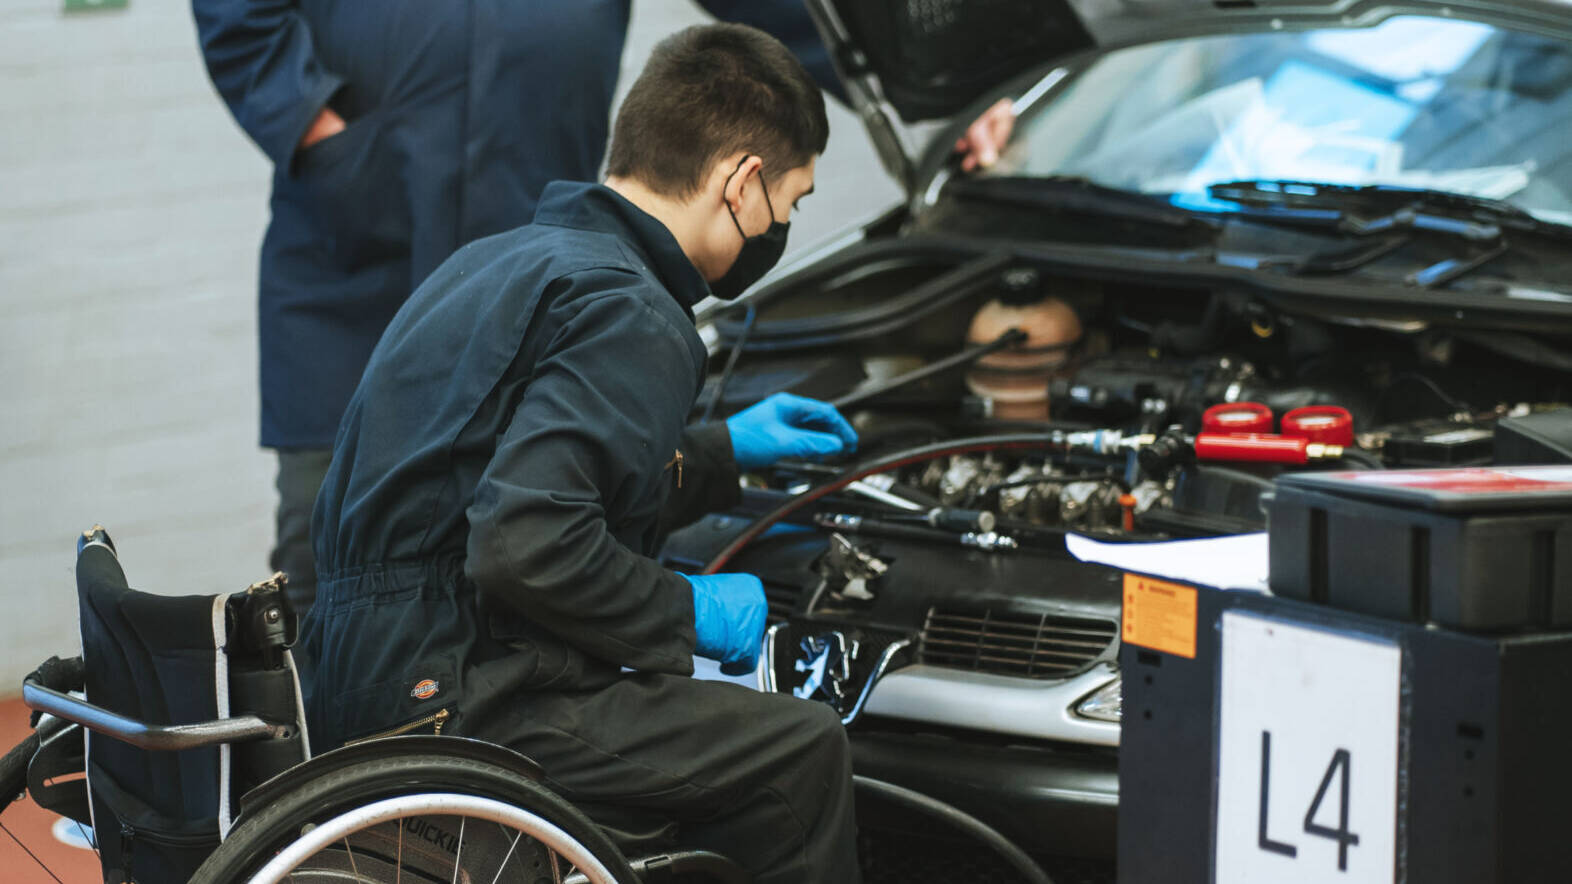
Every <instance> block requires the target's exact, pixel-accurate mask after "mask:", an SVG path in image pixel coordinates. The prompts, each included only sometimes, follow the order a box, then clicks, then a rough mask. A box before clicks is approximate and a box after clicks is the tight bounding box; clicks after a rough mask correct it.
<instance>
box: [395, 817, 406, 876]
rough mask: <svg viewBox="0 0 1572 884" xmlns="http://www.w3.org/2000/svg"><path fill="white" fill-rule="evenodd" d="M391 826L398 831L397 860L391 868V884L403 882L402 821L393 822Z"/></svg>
mask: <svg viewBox="0 0 1572 884" xmlns="http://www.w3.org/2000/svg"><path fill="white" fill-rule="evenodd" d="M393 825H394V826H395V827H396V828H397V829H398V858H397V859H396V860H395V865H394V867H393V884H399V882H401V881H403V880H404V821H403V820H394V821H393Z"/></svg>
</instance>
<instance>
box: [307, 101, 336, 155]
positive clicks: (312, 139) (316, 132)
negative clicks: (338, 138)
mask: <svg viewBox="0 0 1572 884" xmlns="http://www.w3.org/2000/svg"><path fill="white" fill-rule="evenodd" d="M342 131H344V118H343V117H341V116H339V115H338V113H337V112H336V111H334V110H333V109H332V108H330V107H324V108H323V109H322V110H321V111H320V112H318V113H317V118H316V119H314V120H312V121H311V125H310V126H307V127H306V134H304V135H302V136H300V143H299V144H297V145H295V150H305V149H306V148H308V147H310V146H311V145H313V144H316V143H317V142H318V141H322V140H323V139H326V138H331V137H333V136H334V135H337V134H338V133H340V132H342Z"/></svg>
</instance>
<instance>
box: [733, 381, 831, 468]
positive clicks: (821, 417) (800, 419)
mask: <svg viewBox="0 0 1572 884" xmlns="http://www.w3.org/2000/svg"><path fill="white" fill-rule="evenodd" d="M726 428H727V429H728V430H730V431H731V450H732V456H733V457H734V458H735V459H736V461H737V467H738V469H743V470H751V469H757V468H758V467H766V466H769V465H770V464H773V463H775V462H776V461H778V460H780V459H781V458H783V457H803V458H810V459H814V458H820V457H828V456H830V455H834V454H844V453H847V452H851V451H856V450H857V431H856V430H854V429H852V426H851V424H849V423H847V421H846V418H844V417H842V416H841V413H840V412H839V411H837V410H836V409H835V406H833V405H831V404H829V403H828V402H820V401H819V400H817V399H808V398H805V397H803V396H793V395H792V394H790V393H776V394H775V395H773V396H770V397H769V398H767V399H765V400H763V401H762V402H759V403H757V404H755V405H751V406H749V407H748V408H746V409H744V410H742V411H740V412H738V413H736V414H734V415H732V416H731V417H729V418H727V419H726Z"/></svg>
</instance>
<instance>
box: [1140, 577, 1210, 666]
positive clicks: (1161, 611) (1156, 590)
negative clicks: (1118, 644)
mask: <svg viewBox="0 0 1572 884" xmlns="http://www.w3.org/2000/svg"><path fill="white" fill-rule="evenodd" d="M1123 635H1124V640H1125V641H1126V642H1127V643H1129V644H1132V645H1140V646H1141V647H1143V648H1151V649H1152V650H1154V651H1162V652H1164V653H1167V654H1174V655H1177V656H1180V657H1187V658H1189V659H1191V660H1194V659H1195V590H1194V589H1193V588H1191V587H1188V586H1183V585H1181V584H1178V583H1169V582H1167V581H1165V580H1153V579H1152V578H1150V577H1142V576H1140V575H1138V574H1126V575H1124V633H1123Z"/></svg>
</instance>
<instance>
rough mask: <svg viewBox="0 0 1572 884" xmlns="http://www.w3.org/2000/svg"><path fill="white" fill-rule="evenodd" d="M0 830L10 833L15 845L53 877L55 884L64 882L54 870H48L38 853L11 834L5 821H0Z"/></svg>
mask: <svg viewBox="0 0 1572 884" xmlns="http://www.w3.org/2000/svg"><path fill="white" fill-rule="evenodd" d="M0 832H4V833H6V834H7V835H11V840H12V841H15V842H16V846H17V847H20V848H22V850H23V851H24V852H26V853H27V855H28V856H30V857H32V858H33V862H35V863H38V867H39V868H41V869H43V870H44V872H45V873H47V874H48V875H49V877H51V878H54V879H55V882H56V884H65V882H64V881H61V880H60V876H59V875H56V874H55V873H54V872H52V871H50V869H49V867H48V866H46V865H44V861H43V860H41V859H39V858H38V855H37V854H36V853H33V852H32V851H31V850H28V849H27V845H26V844H23V843H22V839H21V838H18V837H16V836H15V835H13V834H11V830H10V829H7V828H6V827H5V823H0Z"/></svg>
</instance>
